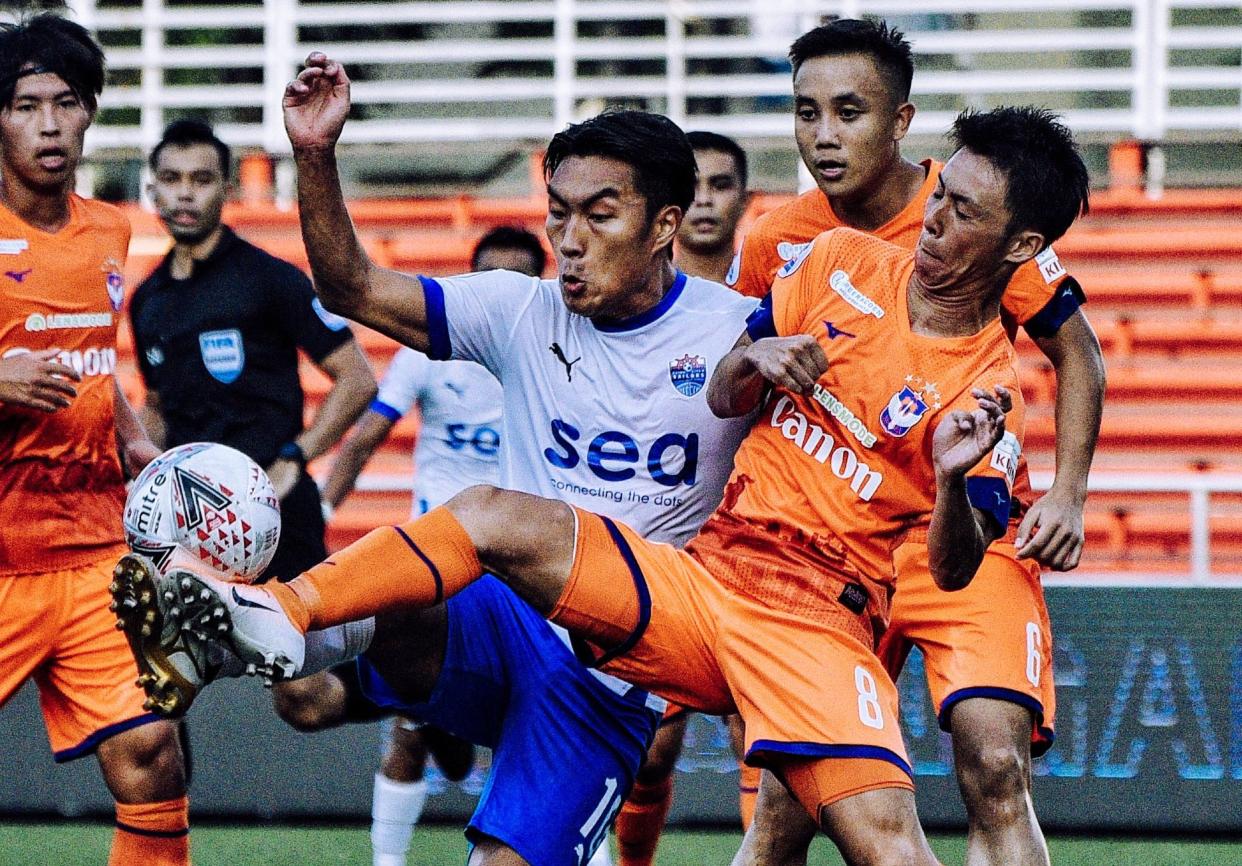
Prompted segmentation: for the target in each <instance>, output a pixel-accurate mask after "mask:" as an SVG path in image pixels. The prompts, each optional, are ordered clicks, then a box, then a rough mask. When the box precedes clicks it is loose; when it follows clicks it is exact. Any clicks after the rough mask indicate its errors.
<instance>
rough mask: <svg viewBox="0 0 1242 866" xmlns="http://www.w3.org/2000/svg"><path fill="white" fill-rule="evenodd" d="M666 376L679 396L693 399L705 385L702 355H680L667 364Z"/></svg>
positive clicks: (705, 367)
mask: <svg viewBox="0 0 1242 866" xmlns="http://www.w3.org/2000/svg"><path fill="white" fill-rule="evenodd" d="M668 375H669V378H671V379H672V380H673V387H674V388H676V389H677V391H678V393H679V394H681V395H682V396H685V397H693V396H694V395H695V394H697V393H699V392H700V391H702V390H703V386H704V385H706V384H707V362H706V361H704V360H703V356H702V355H690V354H686V355H682V356H681V357H680V358H678V359H677V360H676V361H670V362H669V365H668Z"/></svg>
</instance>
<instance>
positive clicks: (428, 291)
mask: <svg viewBox="0 0 1242 866" xmlns="http://www.w3.org/2000/svg"><path fill="white" fill-rule="evenodd" d="M418 281H419V282H420V283H422V284H423V300H424V302H425V303H426V305H427V339H428V341H429V342H430V344H431V345H430V346H428V348H427V357H428V358H430V359H431V360H433V361H447V360H449V359H451V358H452V357H453V344H452V343H451V342H450V341H449V331H448V315H447V314H446V313H445V312H444V286H442V285H440V284H439V283H438V282H437V281H436V280H433V279H432V278H431V277H421V276H420V277H419V278H418Z"/></svg>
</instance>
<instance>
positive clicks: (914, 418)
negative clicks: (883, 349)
mask: <svg viewBox="0 0 1242 866" xmlns="http://www.w3.org/2000/svg"><path fill="white" fill-rule="evenodd" d="M939 408H940V392H939V391H937V390H936V386H935V385H934V384H932V383H929V382H925V381H923V380H922V379H920V378H919V377H918V376H906V384H905V386H904V387H903V388H902V389H901V390H900V391H898V392H897V393H896V394H894V395H893V396H892V397H890V398H889V400H888V405H887V406H885V407H884V411H882V412H881V413H880V426H881V427H883V428H884V432H885V433H887V434H888V435H889V436H899V437H900V436H905V435H906V434H907V433H909V432H910V428H912V427H913V426H914V425H915V424H917V423H919V421H921V420H922V419H923V416H924V415H926V414H927V410H928V409H939Z"/></svg>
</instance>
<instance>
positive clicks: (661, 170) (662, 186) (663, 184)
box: [543, 111, 697, 219]
mask: <svg viewBox="0 0 1242 866" xmlns="http://www.w3.org/2000/svg"><path fill="white" fill-rule="evenodd" d="M573 156H603V157H607V158H609V159H615V160H617V161H618V162H623V163H625V164H626V165H629V166H630V167H631V168H633V169H634V179H635V184H636V186H637V187H638V191H639V192H640V193H641V194H642V195H643V197H644V198H646V199H647V219H651V218H652V217H654V216H655V215H656V213H657V212H658V211H659V210H660V208H662V207H666V206H667V205H674V206H676V207H679V208H681V210H682V213H685V212H686V211H687V210H689V209H690V205H691V203H692V202H693V201H694V178H695V174H696V171H697V169H696V167H695V162H694V149H693V148H691V147H690V142H689V141H687V140H686V134H685V133H684V132H682V131H681V127H679V126H678V125H677V124H675V123H673V121H671V120H669V119H668V118H667V117H665V116H663V115H661V114H649V113H648V112H646V111H606V112H604V113H603V114H597V115H596V116H595V117H592V118H590V119H589V120H584V121H582V122H581V123H571V124H570V125H569V126H568V127H566V128H565V129H564V130H563V131H561V132H558V133H557V134H556V135H554V136H552V140H551V141H550V142H548V151H547V153H546V154H545V155H544V158H543V175H544V179H545V180H549V181H550V180H551V179H552V175H553V174H555V173H556V170H557V169H558V168H559V167H560V165H561V163H563V162H564V161H565V160H567V159H569V158H570V157H573Z"/></svg>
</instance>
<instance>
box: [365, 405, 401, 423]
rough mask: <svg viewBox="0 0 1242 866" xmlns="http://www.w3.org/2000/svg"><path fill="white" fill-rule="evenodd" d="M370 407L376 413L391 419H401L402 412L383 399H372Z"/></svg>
mask: <svg viewBox="0 0 1242 866" xmlns="http://www.w3.org/2000/svg"><path fill="white" fill-rule="evenodd" d="M368 408H369V409H370V410H371V411H372V412H374V413H375V414H376V415H383V416H384V417H385V418H387V419H388V420H389V421H400V420H401V413H400V412H398V411H397V410H396V409H394V408H393V407H392V406H389V405H388V404H387V403H385V402H384V401H383V400H372V401H371V405H370V406H369V407H368Z"/></svg>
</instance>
